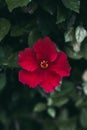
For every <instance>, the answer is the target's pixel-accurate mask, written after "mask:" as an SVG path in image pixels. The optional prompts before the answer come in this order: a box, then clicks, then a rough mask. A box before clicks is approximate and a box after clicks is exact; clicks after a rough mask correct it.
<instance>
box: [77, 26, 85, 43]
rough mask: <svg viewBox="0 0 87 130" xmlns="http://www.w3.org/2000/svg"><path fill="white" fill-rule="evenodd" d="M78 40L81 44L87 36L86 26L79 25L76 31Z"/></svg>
mask: <svg viewBox="0 0 87 130" xmlns="http://www.w3.org/2000/svg"><path fill="white" fill-rule="evenodd" d="M75 37H76V41H77V42H78V43H79V44H80V43H81V42H83V40H84V39H85V38H86V37H87V31H86V29H85V28H83V27H81V26H78V27H77V28H76V31H75Z"/></svg>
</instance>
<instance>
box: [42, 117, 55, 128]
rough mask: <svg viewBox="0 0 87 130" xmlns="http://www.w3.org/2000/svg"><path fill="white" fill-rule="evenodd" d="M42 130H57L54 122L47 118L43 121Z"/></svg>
mask: <svg viewBox="0 0 87 130" xmlns="http://www.w3.org/2000/svg"><path fill="white" fill-rule="evenodd" d="M42 130H57V128H56V124H55V121H53V120H52V119H49V118H46V119H44V121H43V127H42Z"/></svg>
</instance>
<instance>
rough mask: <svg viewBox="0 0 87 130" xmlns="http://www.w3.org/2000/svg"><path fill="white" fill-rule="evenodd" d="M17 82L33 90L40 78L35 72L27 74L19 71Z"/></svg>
mask: <svg viewBox="0 0 87 130" xmlns="http://www.w3.org/2000/svg"><path fill="white" fill-rule="evenodd" d="M19 81H20V82H21V83H23V84H26V85H28V86H29V87H31V88H35V87H36V86H37V85H38V84H39V83H40V76H39V74H38V73H37V72H27V71H25V70H20V71H19Z"/></svg>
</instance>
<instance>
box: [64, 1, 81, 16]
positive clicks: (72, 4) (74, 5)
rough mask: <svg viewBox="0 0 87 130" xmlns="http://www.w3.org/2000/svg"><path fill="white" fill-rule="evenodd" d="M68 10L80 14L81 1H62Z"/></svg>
mask: <svg viewBox="0 0 87 130" xmlns="http://www.w3.org/2000/svg"><path fill="white" fill-rule="evenodd" d="M62 2H63V4H64V5H65V7H66V8H68V9H70V10H73V11H75V12H76V13H79V8H80V1H79V0H62Z"/></svg>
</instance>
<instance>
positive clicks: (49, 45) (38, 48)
mask: <svg viewBox="0 0 87 130" xmlns="http://www.w3.org/2000/svg"><path fill="white" fill-rule="evenodd" d="M33 49H34V51H35V53H36V57H37V59H39V60H41V59H48V60H49V61H50V62H53V61H54V60H55V59H56V58H57V50H56V44H55V43H53V42H52V41H51V39H50V38H49V37H46V38H44V39H39V40H38V41H37V42H36V43H35V44H34V46H33Z"/></svg>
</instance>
